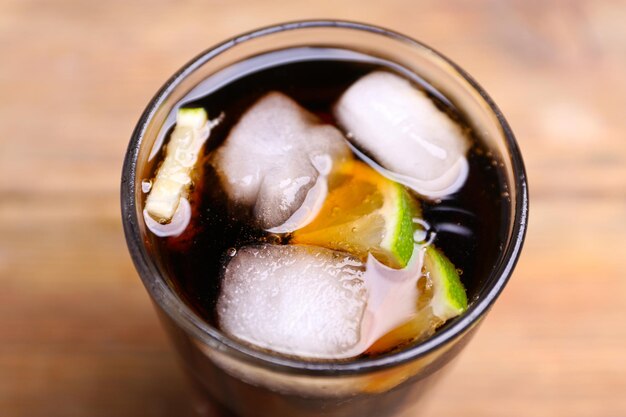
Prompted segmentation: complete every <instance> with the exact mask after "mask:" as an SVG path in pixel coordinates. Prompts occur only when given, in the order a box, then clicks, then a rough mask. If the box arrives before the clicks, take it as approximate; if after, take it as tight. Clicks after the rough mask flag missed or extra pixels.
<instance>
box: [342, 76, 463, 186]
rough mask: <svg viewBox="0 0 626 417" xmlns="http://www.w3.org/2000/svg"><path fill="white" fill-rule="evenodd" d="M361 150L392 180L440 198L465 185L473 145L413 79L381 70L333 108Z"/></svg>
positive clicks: (356, 84) (360, 80)
mask: <svg viewBox="0 0 626 417" xmlns="http://www.w3.org/2000/svg"><path fill="white" fill-rule="evenodd" d="M334 114H335V117H336V118H337V120H338V121H339V123H340V124H341V125H342V126H343V127H344V128H345V130H346V131H347V132H349V137H350V138H351V140H352V141H353V142H354V143H355V144H356V146H357V147H358V148H360V149H362V150H364V151H365V152H367V153H368V154H369V155H371V156H372V157H373V158H374V160H375V161H376V162H377V163H379V164H380V165H381V166H382V167H383V168H385V169H386V170H387V171H385V170H382V171H383V174H386V175H388V176H390V177H392V179H394V180H396V181H398V182H401V183H403V184H405V185H406V186H408V187H410V188H412V189H414V190H415V191H416V192H418V193H419V194H421V195H423V196H425V197H429V198H438V197H442V196H445V195H448V194H451V193H453V192H455V191H457V190H458V189H459V188H460V187H461V186H462V185H463V183H464V182H465V180H466V178H467V173H468V164H467V160H466V158H465V154H466V152H467V149H468V148H469V141H468V140H467V138H466V137H465V135H464V134H463V131H462V130H461V128H460V126H459V125H458V124H457V123H455V122H454V121H453V120H452V119H450V118H449V117H448V116H447V115H446V114H445V113H444V112H442V111H441V110H439V109H438V108H437V107H436V106H435V104H434V103H433V101H432V100H431V99H430V98H429V97H428V96H427V95H426V94H425V93H424V92H423V91H421V90H419V89H417V88H415V87H414V86H412V85H411V83H409V81H407V80H405V79H404V78H401V77H399V76H397V75H394V74H391V73H388V72H382V71H377V72H373V73H370V74H368V75H366V76H364V77H362V78H360V79H359V80H358V81H357V82H355V83H354V84H353V85H352V86H350V88H348V90H347V91H346V92H345V93H344V94H343V95H342V96H341V98H340V99H339V101H338V103H337V105H336V106H335V109H334Z"/></svg>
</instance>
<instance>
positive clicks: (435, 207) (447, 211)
mask: <svg viewBox="0 0 626 417" xmlns="http://www.w3.org/2000/svg"><path fill="white" fill-rule="evenodd" d="M381 69H382V70H387V71H390V70H391V69H390V68H387V67H385V66H384V65H383V64H381V63H380V62H373V61H372V60H366V59H363V60H361V61H353V60H340V59H337V58H335V59H332V60H320V59H313V60H305V61H300V62H292V63H285V64H281V65H279V66H274V67H271V68H267V69H263V70H259V71H256V72H254V71H253V72H252V73H250V74H248V75H245V76H243V77H241V78H238V79H236V80H235V81H232V82H230V83H228V84H225V85H223V86H220V87H219V88H218V89H217V90H214V91H212V92H211V93H210V94H208V95H206V96H205V97H202V98H199V99H195V98H194V99H193V100H191V101H185V100H183V102H185V107H197V106H201V107H204V108H205V109H206V110H207V112H208V114H209V117H210V118H214V117H216V116H217V115H218V114H220V113H224V115H225V118H224V120H223V123H221V124H220V125H219V126H218V127H216V128H215V129H214V130H213V131H212V132H211V137H210V139H209V142H208V143H207V145H206V147H205V150H204V154H205V156H206V155H209V154H210V152H211V151H212V150H214V149H216V148H217V147H219V146H220V144H221V143H222V142H223V141H224V140H225V139H226V137H227V135H228V132H229V131H230V129H231V128H232V127H233V125H234V124H236V123H237V121H238V120H239V118H240V117H241V115H242V114H243V113H244V112H245V111H246V110H247V109H248V108H249V107H250V106H251V105H252V104H253V103H254V102H255V101H256V100H257V99H259V98H260V97H261V96H262V95H264V94H265V93H267V92H269V91H273V90H274V91H281V92H283V93H285V94H287V95H288V96H290V97H292V98H293V99H295V100H296V101H297V102H298V103H299V104H300V105H302V106H304V107H305V108H307V109H308V110H310V111H312V112H314V113H315V114H317V115H318V116H319V117H320V118H321V119H323V120H324V121H325V122H327V123H333V124H334V118H333V116H332V106H333V104H334V103H335V102H336V101H337V99H338V98H339V97H340V96H341V94H342V93H343V92H344V91H345V90H346V89H347V88H348V87H349V86H350V85H351V84H352V83H353V82H355V81H356V80H357V79H358V78H360V77H361V76H363V75H365V74H367V73H369V72H372V71H376V70H381ZM248 70H249V68H248ZM413 81H415V80H413ZM422 87H424V86H422ZM426 87H427V86H426ZM426 89H427V91H428V88H426ZM436 96H437V94H436V92H435V94H431V97H432V98H433V100H435V102H436V103H437V105H438V106H439V107H440V108H441V109H443V110H444V111H446V112H447V113H448V114H449V115H450V116H451V117H452V118H453V119H455V120H456V121H457V122H458V123H460V124H461V125H463V126H465V127H467V123H465V122H464V120H463V117H462V115H460V114H459V113H458V111H456V110H455V108H454V106H453V105H452V104H451V103H448V102H446V101H444V100H440V99H438V98H437V97H436ZM467 130H468V135H470V137H472V138H473V141H472V142H473V144H472V148H471V150H470V152H469V155H468V161H469V165H470V170H469V177H468V179H467V181H466V183H465V185H464V186H463V188H462V189H461V190H460V191H459V192H458V193H456V194H454V195H452V196H449V197H446V198H444V199H442V200H441V201H437V202H427V201H424V202H423V203H422V207H423V214H424V218H425V220H426V221H427V222H428V223H429V224H430V225H431V226H432V227H433V229H434V230H435V231H436V240H435V244H436V245H437V246H438V247H439V248H440V249H442V250H443V251H444V253H445V254H446V255H447V256H448V257H449V258H450V260H451V261H452V262H453V263H454V264H455V265H456V266H457V268H459V269H460V270H462V276H461V279H462V281H463V284H464V285H465V287H466V289H467V293H468V299H469V301H470V303H471V301H472V300H473V299H475V297H476V296H477V294H478V293H479V291H480V289H481V287H482V286H483V285H484V283H485V280H486V279H487V278H488V277H489V275H490V272H491V270H492V268H493V266H494V265H495V262H496V260H497V258H498V255H499V251H500V247H501V244H502V242H504V239H505V235H506V225H507V220H508V219H507V218H506V213H507V212H508V204H509V203H508V200H507V199H506V198H503V197H502V195H503V193H504V192H505V191H506V187H505V184H504V174H503V173H502V172H501V171H500V170H499V166H498V164H497V162H496V161H494V160H493V158H492V157H491V156H490V155H491V154H490V152H488V150H487V149H486V147H485V146H484V145H483V144H481V143H480V142H479V141H478V140H476V138H475V137H474V136H473V134H472V132H471V130H470V129H469V128H467ZM202 164H203V165H202V166H203V175H202V176H201V177H200V178H198V179H196V182H195V185H194V190H193V191H192V193H191V195H190V202H191V204H192V206H193V207H194V217H193V219H192V224H191V225H190V227H189V228H188V230H187V231H186V232H185V233H183V235H181V236H179V237H175V238H157V237H154V238H153V239H154V240H153V242H152V245H153V247H154V248H155V249H156V253H157V254H158V258H159V259H160V263H161V267H162V268H163V269H164V270H165V273H166V276H167V277H168V278H169V281H170V282H169V283H170V285H172V286H173V287H174V288H175V291H176V292H177V293H178V294H179V296H180V297H181V299H182V300H184V302H185V303H187V304H188V305H189V306H190V307H192V308H193V310H194V311H196V312H197V313H198V314H199V315H200V316H201V317H203V318H204V319H205V320H206V321H207V322H208V323H210V324H211V325H213V326H216V327H217V320H216V319H217V318H216V309H215V305H216V301H217V298H218V295H219V291H220V276H221V273H222V268H223V265H224V264H225V262H227V260H228V259H229V255H228V253H229V251H231V250H232V249H237V248H240V247H242V246H245V245H246V244H250V243H258V242H259V241H263V240H266V239H268V237H267V236H266V234H265V233H264V232H263V231H261V230H257V229H255V228H253V227H252V226H250V225H248V224H246V223H245V222H244V221H242V220H239V219H238V218H237V216H236V214H235V212H234V211H233V210H232V206H231V205H230V204H229V203H228V201H227V200H226V194H225V193H224V192H223V191H222V189H221V186H220V184H219V181H218V180H217V177H216V175H214V172H213V171H212V168H211V167H210V165H209V164H208V163H206V160H203V162H202ZM152 176H153V175H152V173H151V172H147V173H146V175H145V178H151V177H152ZM453 321H454V320H451V321H450V322H453ZM447 325H449V323H447Z"/></svg>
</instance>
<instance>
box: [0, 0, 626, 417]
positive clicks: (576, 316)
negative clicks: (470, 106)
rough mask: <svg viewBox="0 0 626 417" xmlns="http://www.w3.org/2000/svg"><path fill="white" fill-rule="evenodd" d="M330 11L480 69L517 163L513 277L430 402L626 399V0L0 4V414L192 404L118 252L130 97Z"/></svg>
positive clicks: (452, 411)
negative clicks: (234, 45) (217, 47)
mask: <svg viewBox="0 0 626 417" xmlns="http://www.w3.org/2000/svg"><path fill="white" fill-rule="evenodd" d="M319 16H324V17H336V18H349V19H355V20H363V21H370V22H373V23H378V24H380V25H383V26H388V27H391V28H394V29H396V30H398V31H401V32H404V33H407V34H408V35H411V36H413V37H416V38H418V39H421V40H423V41H424V42H426V43H428V44H431V45H433V46H435V47H436V48H437V49H439V50H441V51H443V52H444V53H446V54H447V55H448V56H450V57H452V58H453V59H454V60H456V61H457V62H459V63H461V64H462V66H463V67H464V68H465V69H467V70H468V71H469V72H470V73H471V74H473V75H474V76H475V77H476V78H477V79H478V80H479V82H481V84H482V85H483V86H484V87H485V88H486V89H487V91H489V92H490V93H491V94H492V96H493V97H494V99H495V100H496V102H497V103H499V105H500V107H501V108H502V110H503V112H504V113H505V115H506V116H507V117H508V119H509V121H510V123H511V125H512V126H513V129H514V131H515V132H516V134H517V137H518V140H519V143H520V145H521V148H522V150H523V154H524V157H525V160H526V164H527V169H528V175H529V178H530V186H531V200H532V203H531V217H530V227H529V233H528V237H527V240H526V246H525V249H524V253H523V256H522V258H521V261H520V263H519V265H518V268H517V270H516V272H515V275H514V278H513V280H512V281H511V283H510V285H509V286H508V287H507V289H506V291H505V292H504V294H503V295H502V297H501V299H500V300H499V302H498V303H497V305H496V306H495V308H494V309H493V311H492V314H491V315H490V317H489V318H488V319H487V320H486V322H485V324H484V326H483V327H482V328H481V330H480V332H479V335H478V337H476V338H475V340H474V341H473V342H472V343H471V345H470V347H469V348H468V349H467V350H466V352H465V353H464V354H463V355H462V357H461V358H460V360H459V361H458V363H457V364H456V369H454V370H453V371H452V372H451V373H450V374H449V375H448V377H447V379H445V381H443V382H442V384H441V385H440V386H439V387H438V388H437V390H436V391H435V392H434V393H433V394H432V396H431V397H430V400H429V401H428V402H427V403H426V404H425V405H424V415H425V416H455V417H456V416H466V417H469V416H476V417H490V416H493V417H501V416H509V417H516V416H519V417H522V416H524V417H525V416H534V417H542V416H546V417H548V416H549V417H552V416H555V417H556V416H568V417H583V416H595V417H620V416H626V359H625V357H626V220H625V219H626V137H625V136H626V115H625V114H624V111H625V110H626V83H625V81H624V79H625V77H626V26H625V25H624V23H623V22H624V21H625V20H626V3H625V2H623V1H622V2H617V1H614V2H612V1H587V2H585V1H569V2H568V1H557V0H554V1H544V2H524V1H522V0H519V1H513V2H504V1H500V2H498V1H475V2H471V3H470V2H465V1H434V0H433V1H424V2H420V4H419V5H418V4H417V2H413V1H409V0H406V1H401V0H395V1H386V2H369V3H365V4H364V2H362V1H358V0H353V1H343V2H342V1H336V0H328V1H327V0H317V1H314V2H301V3H297V2H287V1H279V0H272V1H252V0H240V1H238V2H227V1H188V2H184V3H183V2H176V1H166V0H161V1H147V0H140V1H135V2H128V1H121V0H119V1H102V2H86V1H84V2H79V1H69V0H65V1H64V0H53V1H44V0H31V1H24V0H0V415H2V416H10V417H16V416H49V417H55V416H172V415H177V416H181V415H183V416H184V415H191V412H192V410H191V407H190V405H189V402H188V401H189V396H188V394H187V392H188V389H187V385H186V382H185V379H184V378H183V377H182V375H181V373H180V371H179V369H178V367H177V363H176V359H175V357H174V356H173V353H172V351H171V349H170V347H169V345H168V343H167V341H166V339H165V337H164V335H163V332H162V330H161V329H160V327H159V324H158V323H157V320H156V317H155V315H154V314H153V311H152V308H151V306H150V303H149V300H148V296H147V294H146V292H145V291H144V289H143V287H142V285H141V283H140V281H139V279H138V277H137V275H136V273H135V271H134V269H133V267H132V265H131V261H130V257H129V255H128V254H127V251H126V245H125V243H124V238H123V235H122V227H121V224H120V215H119V203H118V189H119V185H118V182H119V174H120V170H121V164H122V158H123V155H124V151H125V148H126V145H127V142H128V139H129V136H130V134H131V131H132V129H133V127H134V124H135V122H136V120H137V119H138V117H139V115H140V113H141V111H142V110H143V108H144V106H145V105H146V103H147V102H148V100H149V98H150V97H151V96H152V94H153V93H154V92H155V91H156V90H157V88H158V87H159V86H160V85H161V84H162V82H163V81H164V80H165V79H166V78H167V77H169V76H170V75H171V74H172V73H173V72H174V71H175V70H176V69H177V68H178V67H180V66H181V65H182V64H183V63H184V62H186V61H187V60H188V59H190V58H191V57H192V56H194V55H195V54H196V53H198V52H199V51H201V50H202V49H204V48H206V47H208V46H210V45H212V44H214V43H216V42H218V41H221V40H223V39H225V38H226V37H228V36H231V35H233V34H236V33H238V32H241V31H244V30H248V29H251V28H254V27H258V26H261V25H266V24H270V23H274V22H277V21H283V20H293V19H297V18H311V17H319Z"/></svg>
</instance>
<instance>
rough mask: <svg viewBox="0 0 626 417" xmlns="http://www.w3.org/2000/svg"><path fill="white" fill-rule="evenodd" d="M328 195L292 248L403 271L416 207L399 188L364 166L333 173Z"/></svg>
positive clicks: (350, 166) (344, 166)
mask: <svg viewBox="0 0 626 417" xmlns="http://www.w3.org/2000/svg"><path fill="white" fill-rule="evenodd" d="M329 185H330V188H331V191H330V192H329V194H328V196H327V197H326V201H325V202H324V205H323V207H322V209H321V210H320V212H319V213H318V215H317V216H316V218H315V219H314V220H313V222H311V223H309V224H308V225H307V226H305V227H303V228H302V229H299V230H296V231H295V232H294V233H293V235H292V242H293V243H300V244H308V245H316V246H323V247H326V248H329V249H335V250H342V251H346V252H349V253H351V254H353V255H356V256H358V257H360V258H361V259H363V260H364V259H365V258H367V254H368V253H371V254H372V255H374V257H376V259H378V260H379V261H380V262H383V263H384V264H386V265H388V266H390V267H392V268H404V267H405V266H406V265H407V263H408V262H409V260H410V259H411V255H412V253H413V246H414V243H413V217H414V216H416V215H418V212H419V208H418V207H416V205H415V204H414V203H413V200H412V199H411V196H410V195H409V193H408V192H407V191H406V190H405V189H404V187H402V186H401V185H399V184H397V183H395V182H393V181H391V180H389V179H387V178H385V177H383V176H382V175H381V174H379V173H378V172H376V171H375V170H374V169H372V168H370V167H369V166H368V165H366V164H365V163H363V162H359V161H349V162H346V163H344V164H342V165H341V166H340V167H338V168H337V171H336V176H335V179H334V180H333V181H331V183H330V184H329Z"/></svg>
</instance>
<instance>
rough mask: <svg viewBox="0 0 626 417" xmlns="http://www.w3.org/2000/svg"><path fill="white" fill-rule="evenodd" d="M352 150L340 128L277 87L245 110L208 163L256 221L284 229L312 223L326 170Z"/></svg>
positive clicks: (322, 195) (323, 193)
mask: <svg viewBox="0 0 626 417" xmlns="http://www.w3.org/2000/svg"><path fill="white" fill-rule="evenodd" d="M349 155H350V150H349V148H348V145H347V144H346V141H345V139H344V138H343V135H342V134H341V132H340V131H339V130H338V129H336V128H335V127H333V126H330V125H326V124H322V123H321V122H320V121H319V120H318V119H317V117H316V116H315V115H313V114H312V113H310V112H308V111H307V110H306V109H304V108H302V107H301V106H300V105H298V103H296V102H295V101H293V100H292V99H290V98H289V97H287V96H286V95H284V94H282V93H278V92H270V93H268V94H266V95H265V96H263V97H262V98H261V99H260V100H259V101H257V102H256V103H255V104H254V105H253V106H252V107H251V108H250V109H248V110H247V111H246V113H244V115H243V116H242V118H241V120H240V121H239V122H238V123H237V125H236V126H235V127H233V129H232V131H231V132H230V135H229V136H228V138H227V139H226V141H225V142H224V144H223V145H222V146H221V147H220V148H219V149H218V150H217V151H216V152H215V154H214V156H213V158H212V165H213V166H214V167H215V170H216V171H217V173H218V175H219V176H220V178H221V181H222V184H223V186H224V188H225V190H226V193H227V194H228V196H229V198H230V199H232V200H233V201H235V202H236V203H238V204H242V205H244V206H247V207H250V208H252V212H253V215H254V217H255V218H256V220H257V221H258V223H259V225H260V226H261V227H262V228H264V229H269V230H271V231H273V232H276V233H278V232H288V231H292V230H295V229H296V228H298V227H302V226H304V225H305V224H306V223H307V222H310V221H311V220H312V219H313V218H314V217H315V214H316V213H317V211H318V210H319V208H320V207H321V205H322V203H323V201H324V199H325V197H326V193H327V179H326V177H327V175H328V174H329V172H330V171H331V168H332V166H333V165H335V164H337V163H339V162H340V161H341V160H343V159H346V158H348V157H349Z"/></svg>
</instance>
